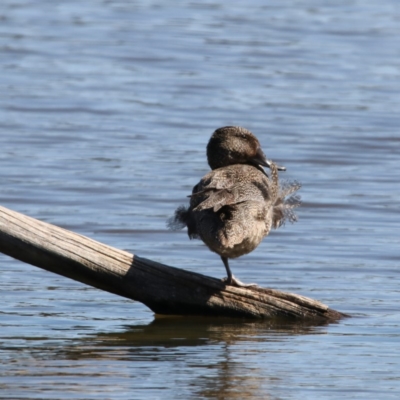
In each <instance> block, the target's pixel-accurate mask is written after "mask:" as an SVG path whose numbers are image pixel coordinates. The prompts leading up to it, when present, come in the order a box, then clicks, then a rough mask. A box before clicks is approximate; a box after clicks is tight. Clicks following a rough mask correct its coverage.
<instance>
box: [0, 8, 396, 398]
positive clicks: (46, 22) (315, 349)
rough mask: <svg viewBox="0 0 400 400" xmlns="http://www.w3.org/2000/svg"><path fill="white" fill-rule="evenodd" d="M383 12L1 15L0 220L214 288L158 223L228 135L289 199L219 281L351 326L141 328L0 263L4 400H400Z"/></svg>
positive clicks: (9, 11)
mask: <svg viewBox="0 0 400 400" xmlns="http://www.w3.org/2000/svg"><path fill="white" fill-rule="evenodd" d="M399 18H400V15H399V8H398V2H397V1H396V0H383V1H380V2H379V4H372V3H371V4H370V3H368V4H366V2H363V1H361V0H355V1H352V2H345V1H336V2H319V1H316V0H304V1H297V0H290V1H288V2H280V1H271V2H263V1H259V0H251V1H250V2H229V3H227V2H225V3H223V2H214V3H210V2H202V3H200V2H189V3H185V4H180V3H176V2H168V1H167V2H157V1H156V0H154V1H140V0H138V1H134V2H132V1H129V2H124V1H118V0H110V1H109V0H93V1H85V0H83V1H77V0H72V1H68V2H51V1H48V2H29V1H26V0H19V1H15V0H3V1H2V2H1V5H0V22H1V23H0V54H1V57H0V71H1V74H0V90H1V93H2V95H1V96H0V147H1V152H0V166H1V176H2V183H1V190H0V204H1V205H3V206H6V207H9V208H11V209H15V210H16V211H19V212H22V213H26V214H28V215H31V216H33V217H35V218H38V219H41V220H44V221H48V222H50V223H53V224H56V225H59V226H62V227H65V228H67V229H71V230H74V231H76V232H78V233H81V234H84V235H87V236H90V237H93V238H94V239H96V240H99V241H102V242H104V243H107V244H109V245H111V246H115V247H117V248H122V249H126V250H128V251H130V252H133V253H136V254H138V255H139V256H142V257H145V258H149V259H153V260H155V261H159V262H162V263H165V264H168V265H173V266H176V267H180V268H185V269H188V270H192V271H196V272H200V273H203V274H207V275H211V276H214V277H218V278H221V277H223V276H224V274H225V271H224V268H223V266H222V264H221V262H220V260H219V259H218V257H217V256H216V255H215V254H213V253H211V252H210V251H208V250H207V249H206V248H205V247H204V245H203V244H202V243H201V242H199V241H189V240H188V238H187V235H186V233H185V232H169V231H167V229H166V226H165V221H166V219H167V218H168V217H169V216H171V215H172V213H173V211H174V210H175V208H176V207H177V206H178V205H180V204H182V203H185V202H187V197H186V196H187V195H188V194H190V191H191V188H192V187H193V185H194V183H196V182H198V180H199V178H200V177H201V176H203V175H204V174H205V173H206V172H207V170H208V166H207V163H206V158H205V146H206V143H207V141H208V139H209V136H210V134H211V133H212V132H213V130H214V129H216V128H217V127H220V126H224V125H231V124H233V125H242V126H244V127H246V128H248V129H250V130H252V131H253V132H254V133H255V134H256V135H257V136H258V137H259V139H260V142H261V144H262V146H263V148H264V150H265V152H266V154H267V156H268V157H269V158H271V159H273V160H275V161H276V162H278V163H281V164H282V165H285V166H286V167H287V171H286V172H285V174H284V177H286V178H287V179H289V180H292V179H296V180H299V181H300V182H301V183H302V185H303V186H302V189H301V196H302V199H303V201H304V204H303V206H302V207H301V208H300V209H299V211H298V214H299V222H298V223H297V224H295V225H293V226H286V227H284V228H283V229H280V230H279V231H277V232H273V233H272V234H271V235H270V236H269V237H268V238H266V240H264V241H263V243H262V244H261V245H260V246H259V248H257V249H256V250H255V251H254V252H252V253H251V254H249V255H247V256H244V257H241V258H239V259H238V260H233V261H232V269H233V271H234V273H235V275H236V276H237V277H238V278H239V279H241V280H243V281H248V282H257V283H258V284H259V285H262V286H264V287H271V288H276V289H278V290H284V291H289V292H295V293H299V294H302V295H305V296H308V297H311V298H315V299H317V300H320V301H322V302H323V303H325V304H327V305H329V306H330V307H331V308H333V309H337V310H340V311H343V312H345V313H349V314H351V315H352V316H356V317H354V318H350V319H344V320H342V321H340V322H339V323H337V324H331V325H327V326H307V325H285V323H282V324H278V323H270V322H263V323H256V322H251V323H249V322H246V321H220V320H218V321H198V320H196V321H192V320H188V319H165V320H160V319H158V318H157V319H156V320H155V321H153V315H152V313H151V312H150V311H149V310H148V309H146V308H145V307H144V306H143V305H141V304H138V303H135V302H131V301H128V300H126V299H122V298H118V297H116V296H112V295H110V294H108V293H104V292H101V291H98V290H95V289H93V288H90V287H85V286H82V285H80V284H78V283H76V282H73V281H69V280H67V279H65V278H63V277H61V276H56V275H53V274H50V273H48V272H46V271H41V270H39V269H36V268H34V267H31V266H29V265H24V264H22V263H20V262H17V261H15V260H11V259H9V258H7V257H5V256H1V255H0V281H1V285H0V294H1V299H2V303H1V306H0V324H1V329H0V397H3V398H7V399H10V398H15V399H16V398H30V399H31V398H37V399H46V398H48V399H60V398H68V399H75V398H76V399H92V398H93V399H95V398H96V399H97V398H101V399H103V398H109V399H135V398H136V399H140V400H143V399H158V398H162V399H163V400H164V399H166V400H169V399H174V400H175V399H185V400H187V399H191V398H194V399H200V398H210V399H211V398H213V399H230V398H256V399H265V398H271V399H304V398H306V399H317V400H324V399H337V398H346V399H347V398H351V399H360V400H365V399H373V400H376V398H378V397H379V398H380V399H385V400H386V399H396V400H397V399H398V398H399V396H400V372H399V371H400V357H399V353H400V348H399V343H400V336H399V335H400V334H399V332H400V329H399V320H400V318H399V317H400V315H399V306H398V297H399V289H398V273H399V245H400V241H399V235H398V233H399V229H400V220H399V215H400V212H399V211H400V193H399V190H398V165H399V134H398V127H399V126H400V117H399V112H398V110H399V106H400V104H399V99H400V98H399V95H398V94H399V93H400V68H399V63H398V54H399V50H400V49H399V46H400V45H399V43H400V42H399V40H398V37H399V35H400V32H399V30H400V25H399V23H398V21H399Z"/></svg>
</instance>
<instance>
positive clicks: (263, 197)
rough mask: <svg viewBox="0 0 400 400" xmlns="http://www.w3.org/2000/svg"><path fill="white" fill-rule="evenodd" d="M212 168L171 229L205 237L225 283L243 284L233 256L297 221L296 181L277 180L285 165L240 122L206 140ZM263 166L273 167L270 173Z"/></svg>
mask: <svg viewBox="0 0 400 400" xmlns="http://www.w3.org/2000/svg"><path fill="white" fill-rule="evenodd" d="M206 153H207V161H208V164H209V166H210V168H211V172H209V173H207V174H206V175H205V176H203V177H202V178H201V180H200V181H199V182H198V183H197V184H196V185H195V186H194V187H193V190H192V194H191V195H190V196H188V197H190V204H189V206H180V207H178V208H177V209H176V211H175V214H174V216H173V217H172V218H171V219H170V220H169V223H168V225H169V228H170V229H174V230H177V229H183V228H185V227H186V228H187V233H188V236H189V238H190V239H201V240H202V241H203V243H204V244H205V245H206V246H207V247H208V248H209V249H210V250H211V251H212V252H214V253H216V254H218V255H219V256H220V258H221V260H222V262H223V264H224V266H225V269H226V272H227V278H225V279H224V280H223V281H224V282H225V283H226V284H227V285H232V286H237V287H250V286H257V285H256V284H252V283H251V284H245V283H243V282H241V281H240V280H239V279H237V278H235V276H234V275H233V274H232V271H231V269H230V266H229V259H233V258H237V257H240V256H242V255H245V254H248V253H250V252H252V251H253V250H254V249H256V248H257V246H258V245H259V244H260V243H261V241H262V240H263V238H264V237H266V236H267V235H268V234H269V233H270V231H271V229H277V228H279V227H281V226H282V225H283V224H284V223H285V221H286V220H289V221H290V222H295V221H297V216H296V214H295V213H294V208H296V207H297V206H299V205H300V197H299V196H298V195H297V194H295V192H296V191H297V190H298V189H300V186H301V185H300V184H299V183H298V182H288V183H286V184H284V185H282V184H281V183H280V182H279V175H278V171H285V170H286V168H285V167H283V166H279V165H277V164H276V163H275V162H273V161H272V160H269V159H267V158H266V156H265V154H264V152H263V150H262V148H261V145H260V142H259V140H258V139H257V137H256V136H255V135H254V134H253V133H252V132H250V131H249V130H247V129H245V128H243V127H239V126H226V127H222V128H218V129H217V130H215V132H214V133H213V134H212V136H211V138H210V140H209V142H208V144H207V151H206ZM264 167H267V168H269V170H270V176H269V175H268V174H267V173H266V171H265V169H264Z"/></svg>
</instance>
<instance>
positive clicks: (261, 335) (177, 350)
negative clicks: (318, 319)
mask: <svg viewBox="0 0 400 400" xmlns="http://www.w3.org/2000/svg"><path fill="white" fill-rule="evenodd" d="M322 326H323V325H320V326H317V325H315V324H314V325H313V324H311V323H309V322H308V323H305V322H304V323H301V322H288V321H252V322H248V321H238V320H232V319H223V318H221V319H218V320H216V319H211V318H210V319H206V318H181V317H175V318H174V317H158V318H156V319H155V320H154V321H153V322H151V323H149V324H144V325H139V324H138V325H131V326H126V327H124V329H122V330H121V331H118V332H98V333H95V334H89V335H85V336H84V337H82V338H76V339H74V340H70V341H67V342H66V343H64V344H62V345H61V343H59V342H57V341H52V340H51V338H35V340H32V342H31V344H30V346H29V347H26V346H24V348H23V349H21V348H19V349H18V348H14V349H12V348H8V349H7V348H6V347H5V348H4V350H6V351H8V352H9V353H10V354H11V351H12V350H13V352H14V353H16V354H18V352H22V353H23V354H21V355H20V356H19V357H18V359H19V361H18V363H17V364H19V365H18V366H17V367H16V366H15V365H14V366H12V364H13V363H11V365H10V369H11V370H12V372H13V375H14V376H20V377H24V379H26V380H27V381H28V382H29V381H30V380H31V379H34V378H39V377H49V376H52V377H54V381H52V383H51V385H49V386H48V387H47V385H46V383H45V388H46V391H49V392H50V393H51V392H52V391H54V390H55V389H57V387H59V388H60V389H61V387H62V386H63V385H65V386H66V387H67V388H71V387H72V386H71V383H68V381H71V380H73V379H74V377H75V378H76V379H77V380H79V382H81V383H83V382H86V383H85V384H86V385H87V384H88V383H90V381H91V380H92V379H96V378H101V379H102V382H104V380H107V379H112V381H114V380H115V381H116V382H117V384H118V381H119V379H122V378H124V377H129V379H130V380H131V382H132V383H135V384H139V385H140V384H141V381H142V380H148V379H149V377H150V376H151V377H152V380H153V379H154V380H156V381H160V383H161V381H162V380H164V378H165V376H164V374H166V373H167V374H170V375H169V376H172V374H174V373H176V372H177V371H178V370H181V369H182V368H187V369H188V371H187V376H186V377H185V384H184V388H185V391H187V390H189V389H190V390H191V391H193V393H196V394H197V395H199V396H202V397H203V398H211V399H212V398H224V397H225V396H228V397H229V398H254V396H256V397H257V396H262V395H263V393H264V395H265V394H266V391H265V389H267V392H268V382H269V381H274V380H284V377H278V376H270V372H269V371H268V369H267V370H265V368H264V367H262V366H261V365H258V366H257V365H252V364H250V365H249V358H253V357H255V358H256V359H258V358H259V357H260V356H262V357H263V358H265V359H268V358H271V357H274V353H276V352H280V350H279V349H278V348H277V345H278V346H279V343H280V342H285V341H290V340H291V337H294V336H301V335H315V334H323V333H326V332H325V331H324V330H323V329H322ZM10 339H11V338H10ZM12 339H14V338H12ZM32 339H33V338H32ZM38 342H39V343H38ZM241 353H242V354H241ZM71 362H73V364H74V366H75V367H74V368H73V369H71V368H70V367H71ZM121 363H122V364H121ZM133 366H134V367H133ZM190 370H191V371H192V372H189V371H190ZM28 371H29V372H28ZM171 372H172V374H171ZM66 378H67V379H66ZM65 379H66V380H67V382H65ZM14 385H15V383H13V382H8V383H7V384H4V385H3V388H4V389H7V390H8V391H9V392H11V391H12V389H13V388H14ZM101 386H102V383H101V384H100V387H101ZM151 386H157V385H154V384H152V385H151ZM45 388H43V387H42V388H41V390H44V389H45ZM95 392H96V390H95ZM138 398H139V397H138Z"/></svg>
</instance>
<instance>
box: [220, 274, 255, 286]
mask: <svg viewBox="0 0 400 400" xmlns="http://www.w3.org/2000/svg"><path fill="white" fill-rule="evenodd" d="M222 282H224V283H225V284H227V285H231V286H237V287H259V286H258V285H257V284H256V283H243V282H242V281H240V280H239V279H237V278H235V277H234V276H233V275H232V276H231V277H230V279H229V277H228V278H223V279H222Z"/></svg>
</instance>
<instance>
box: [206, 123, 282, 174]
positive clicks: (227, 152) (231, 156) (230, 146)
mask: <svg viewBox="0 0 400 400" xmlns="http://www.w3.org/2000/svg"><path fill="white" fill-rule="evenodd" d="M207 160H208V165H209V166H210V167H211V169H217V168H221V167H226V166H228V165H232V164H250V165H254V166H255V167H256V168H258V169H260V170H261V171H263V172H264V169H263V168H262V167H268V168H270V167H271V161H270V160H268V159H267V158H266V157H265V154H264V152H263V151H262V150H261V146H260V142H259V141H258V139H257V138H256V137H255V136H254V135H253V134H252V133H251V132H250V131H249V130H247V129H245V128H242V127H240V126H225V127H223V128H219V129H217V130H216V131H215V132H214V133H213V134H212V136H211V138H210V141H209V142H208V145H207ZM277 168H278V170H279V171H285V170H286V168H285V167H279V166H278V167H277Z"/></svg>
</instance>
